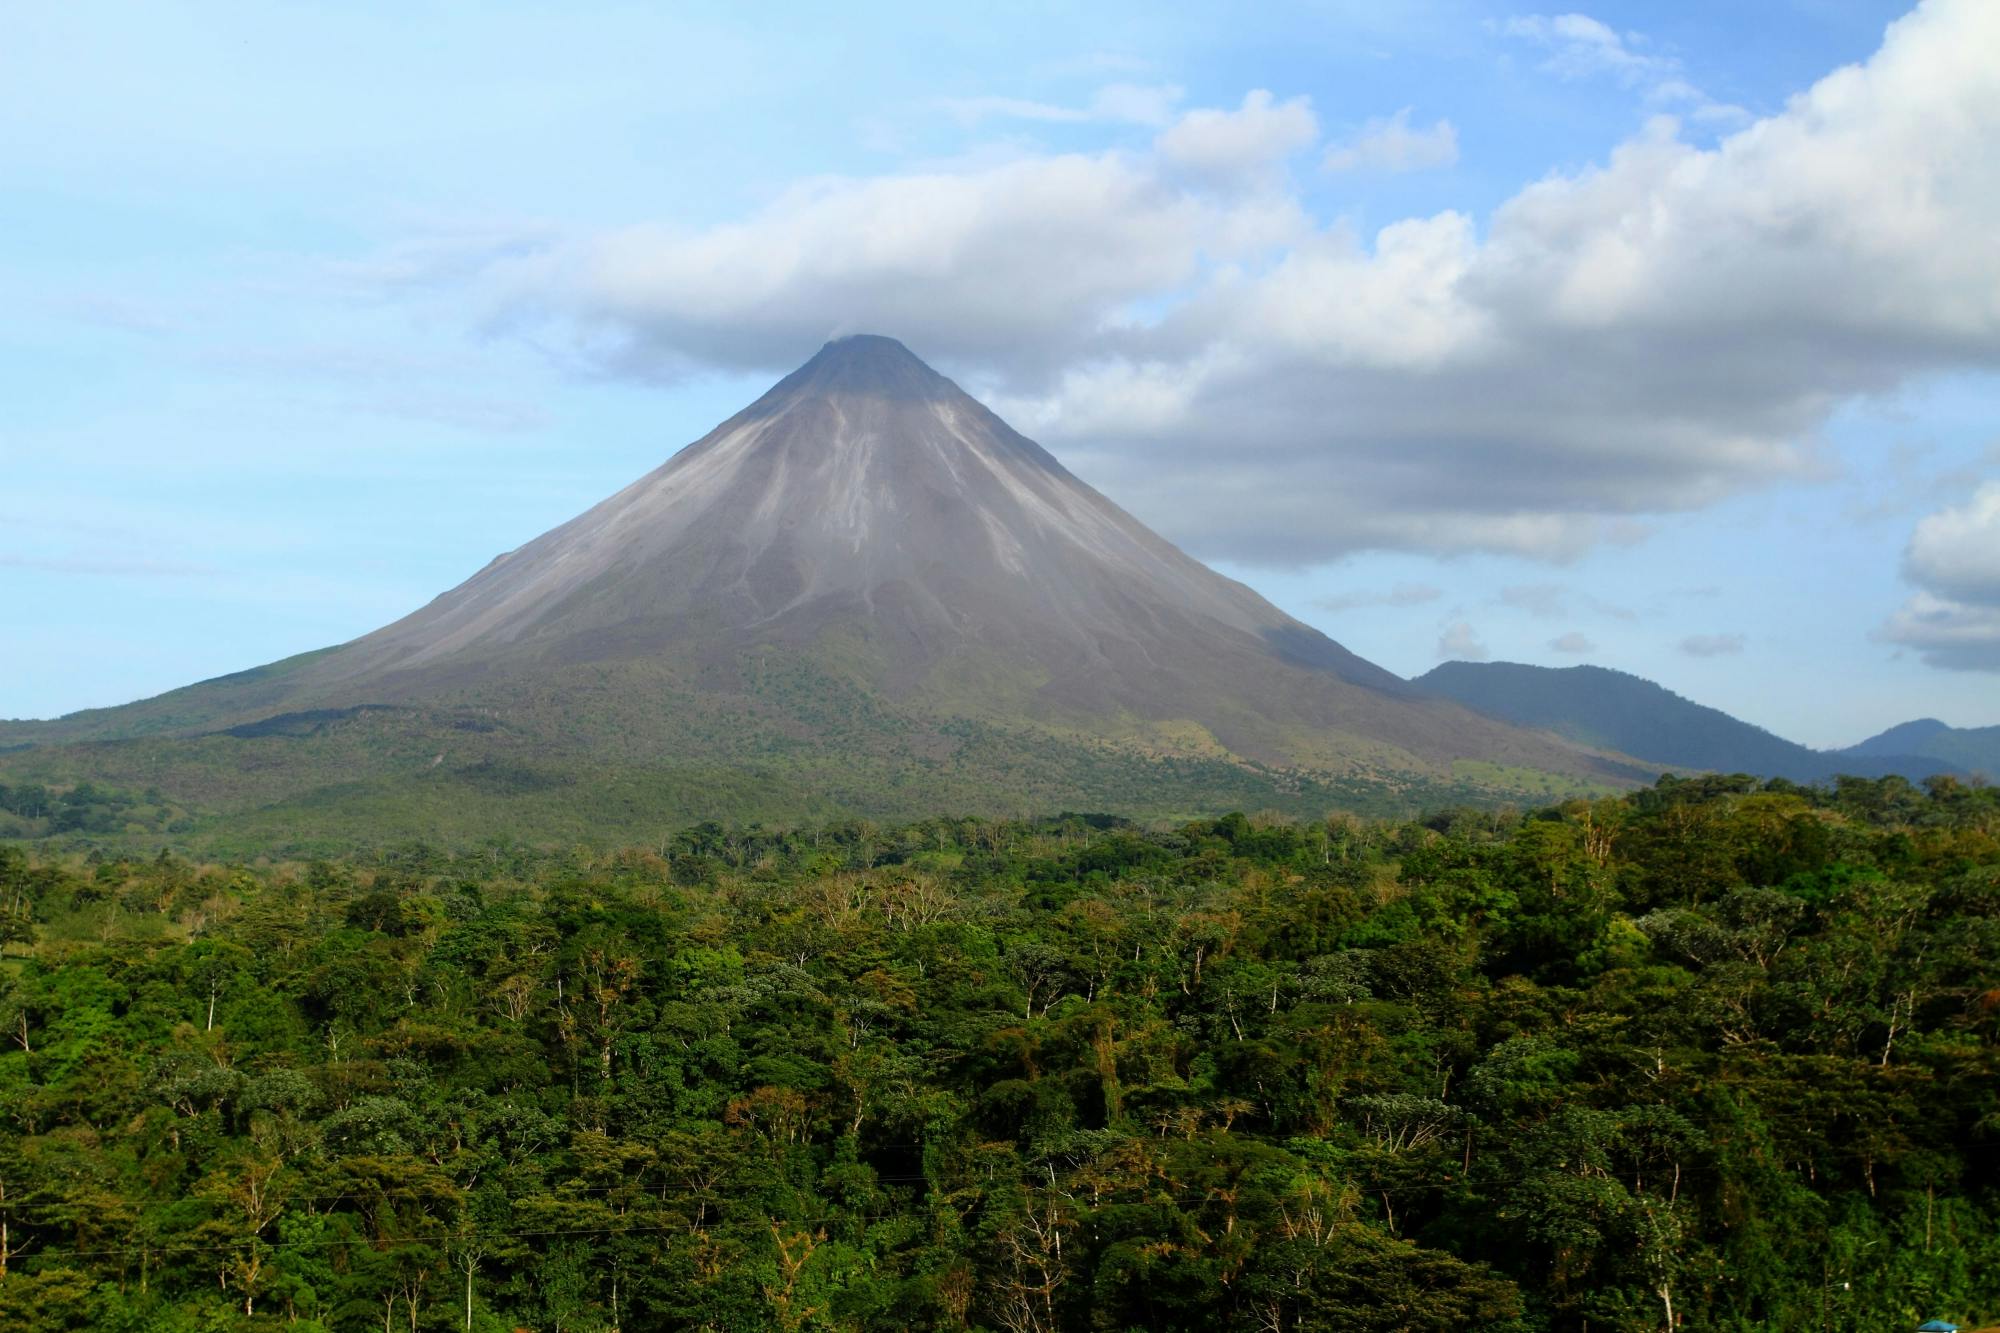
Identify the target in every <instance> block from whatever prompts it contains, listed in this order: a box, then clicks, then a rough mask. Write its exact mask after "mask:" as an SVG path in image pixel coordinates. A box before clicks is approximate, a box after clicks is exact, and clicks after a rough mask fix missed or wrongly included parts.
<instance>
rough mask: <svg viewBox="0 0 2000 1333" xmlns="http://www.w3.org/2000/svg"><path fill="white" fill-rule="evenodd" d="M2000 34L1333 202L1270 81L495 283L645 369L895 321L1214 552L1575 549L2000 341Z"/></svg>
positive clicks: (623, 239)
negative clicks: (1115, 137) (1842, 412)
mask: <svg viewBox="0 0 2000 1333" xmlns="http://www.w3.org/2000/svg"><path fill="white" fill-rule="evenodd" d="M1550 32H1551V33H1554V34H1557V35H1563V34H1567V36H1568V39H1569V40H1574V41H1580V42H1585V43H1586V44H1588V43H1591V42H1594V43H1595V44H1596V45H1597V46H1598V47H1606V45H1607V44H1606V43H1605V42H1603V41H1602V40H1601V38H1599V37H1597V36H1594V35H1593V34H1594V30H1592V29H1588V28H1586V27H1584V26H1582V25H1578V24H1569V25H1562V26H1560V27H1552V28H1551V29H1550ZM1613 36H1614V37H1615V36H1616V34H1613ZM1608 49H1609V48H1607V50H1608ZM1617 49H1618V50H1623V51H1624V52H1625V53H1626V56H1630V57H1632V58H1633V59H1636V60H1638V61H1639V62H1640V64H1641V65H1644V63H1645V62H1646V61H1649V60H1655V59H1664V57H1658V56H1655V55H1654V54H1652V53H1651V52H1649V51H1646V50H1638V51H1634V50H1633V48H1632V47H1631V46H1630V44H1629V43H1625V42H1624V41H1623V39H1620V44H1619V47H1618V48H1617ZM1995 49H2000V5H1994V4H1989V3H1982V2H1981V0H1929V3H1926V4H1924V5H1923V6H1921V7H1920V8H1919V9H1917V10H1916V11H1915V12H1914V13H1913V14H1911V15H1910V16H1908V17H1906V18H1904V19H1902V20H1900V21H1898V22H1897V23H1896V24H1894V25H1893V26H1892V27H1891V28H1890V29H1889V31H1888V33H1887V35H1886V37H1885V40H1884V43H1883V45H1882V48H1881V50H1880V51H1878V52H1877V53H1876V54H1875V55H1874V56H1873V57H1872V58H1871V59H1869V60H1868V61H1867V62H1866V63H1864V64H1860V65H1855V66H1850V67H1847V68H1843V69H1840V70H1837V71H1835V72H1834V73H1832V74H1830V75H1828V76H1827V77H1826V78H1824V79H1822V80H1821V81H1820V82H1819V83H1818V84H1816V85H1815V86H1813V87H1812V88H1810V89H1809V90H1807V91H1805V92H1803V93H1801V94H1799V95H1798V96H1796V97H1794V98H1793V99H1792V100H1791V102H1790V103H1789V104H1788V105H1787V106H1786V107H1785V109H1784V110H1783V111H1781V112H1779V113H1778V114H1776V115H1773V116H1771V117H1768V118H1766V119H1763V120H1760V121H1757V122H1755V123H1754V124H1750V125H1748V126H1746V127H1745V128H1743V129H1741V130H1740V131H1738V132H1736V133H1734V134H1731V135H1729V136H1727V137H1726V138H1724V139H1722V140H1721V141H1720V142H1719V143H1716V144H1714V145H1713V146H1708V147H1704V146H1699V145H1696V144H1694V143H1690V142H1688V141H1686V140H1684V139H1683V138H1682V137H1681V135H1680V133H1679V130H1678V127H1677V125H1676V123H1675V122H1674V121H1672V120H1670V119H1665V118H1662V119H1659V120H1656V121H1655V122H1654V123H1653V124H1652V125H1650V126H1649V127H1648V129H1647V130H1646V131H1645V132H1644V133H1642V134H1640V135H1638V136H1637V137H1635V138H1633V139H1631V140H1630V141H1628V142H1626V143H1624V144H1622V145H1621V146H1619V147H1618V148H1617V149H1616V150H1615V151H1614V152H1613V153H1612V154H1611V156H1610V157H1609V159H1608V160H1607V161H1606V162H1604V163H1603V164H1602V165H1599V166H1595V167H1591V168H1589V169H1585V170H1582V171H1577V172H1573V173H1569V174H1558V175H1553V176H1550V177H1547V178H1545V179H1543V180H1540V181H1538V182H1536V183H1534V184H1531V185H1529V186H1527V187H1526V188H1524V189H1522V190H1521V191H1520V192H1519V193H1517V194H1516V195H1515V196H1514V197H1513V198H1512V199H1510V200H1508V201H1507V202H1506V203H1505V204H1503V205H1502V206H1501V207H1500V208H1498V209H1497V210H1496V211H1495V212H1494V213H1493V215H1492V216H1491V217H1490V218H1487V219H1485V220H1483V221H1482V220H1480V219H1475V218H1473V217H1471V216H1468V215H1466V214H1463V213H1458V212H1452V211H1446V212H1441V213H1437V214H1435V215H1432V216H1429V217H1416V218H1407V219H1403V220H1400V221H1397V222H1393V223H1391V224H1390V225H1388V226H1385V227H1382V228H1380V229H1379V230H1377V231H1375V232H1374V233H1373V234H1372V235H1364V234H1361V233H1358V232H1357V231H1356V230H1355V229H1354V228H1353V227H1351V226H1350V225H1349V224H1347V223H1345V222H1343V221H1340V220H1335V221H1332V222H1317V221H1315V220H1314V219H1312V218H1311V217H1310V216H1309V215H1308V213H1307V211H1306V209H1305V207H1304V204H1303V202H1302V200H1301V198H1300V196H1299V195H1298V193H1297V192H1296V190H1295V189H1294V188H1293V187H1292V186H1291V185H1290V184H1289V183H1288V180H1287V178H1286V173H1285V172H1284V171H1283V170H1282V168H1283V167H1284V165H1285V164H1286V162H1287V160H1288V159H1289V158H1290V157H1291V156H1293V155H1295V154H1297V153H1299V152H1301V151H1303V149H1304V148H1306V147H1307V146H1309V145H1310V144H1311V142H1312V141H1313V137H1314V134H1315V123H1314V118H1313V115H1312V111H1311V108H1310V106H1309V105H1308V104H1307V103H1306V102H1305V101H1304V100H1303V99H1297V98H1295V99H1291V100H1289V101H1280V100H1278V99H1276V98H1274V97H1273V96H1271V95H1270V94H1268V93H1262V92H1256V93H1252V94H1251V95H1249V96H1248V97H1246V98H1245V99H1244V100H1243V103H1242V104H1241V106H1240V107H1238V108H1237V109H1234V110H1213V109H1195V110H1191V111H1189V112H1187V113H1185V114H1183V115H1182V116H1181V117H1180V118H1179V119H1177V120H1176V121H1174V122H1173V123H1172V124H1171V125H1170V126H1169V127H1167V128H1166V129H1165V130H1164V131H1162V132H1161V134H1160V135H1159V136H1158V137H1157V138H1156V140H1155V142H1154V145H1153V146H1152V147H1151V148H1150V149H1142V150H1137V151H1133V152H1111V151H1107V152H1099V153H1068V154H1043V155H1026V156H1019V157H1015V158H1011V159H1008V160H1004V161H997V162H996V161H978V162H972V163H968V164H965V165H963V166H959V167H954V168H950V169H939V170H936V171H932V172H928V173H923V174H910V175H891V176H881V177H874V178H866V179H849V178H841V179H827V180H818V181H812V182H808V183H804V184H801V185H799V186H797V187H796V188H794V189H792V190H790V191H788V192H786V193H784V194H783V195H781V196H779V197H778V198H776V199H775V200H773V201H772V202H771V203H770V204H769V205H768V206H767V207H765V208H763V209H762V210H760V211H758V212H756V213H754V214H752V215H750V216H748V217H746V218H744V219H742V220H739V221H735V222H731V223H727V224H723V225H718V226H712V227H706V228H697V229H684V228H673V227H663V226H645V227H634V228H628V229H624V230H621V231H617V232H612V233H609V234H600V235H594V236H581V237H574V238H571V239H569V240H566V241H562V242H559V243H543V244H539V245H536V246H533V247H531V248H530V249H529V250H528V251H527V252H517V251H516V250H512V249H509V250H504V251H496V250H495V249H494V248H492V247H489V250H488V252H487V253H488V255H489V256H490V258H488V259H486V260H485V261H484V263H483V267H481V268H480V269H479V273H480V278H479V282H480V284H481V290H482V291H483V293H484V295H485V299H487V300H488V301H490V302H491V303H492V304H493V306H494V307H495V308H496V309H498V310H500V311H502V312H503V313H504V314H505V316H506V317H507V318H511V319H513V320H515V321H517V322H521V323H524V324H527V325H528V326H529V327H530V328H531V330H532V331H533V332H534V333H535V334H536V336H537V341H538V344H539V345H549V344H551V343H558V344H560V343H561V339H560V338H559V337H554V336H551V333H550V329H549V325H550V324H551V323H552V322H553V323H554V324H555V325H556V327H557V331H558V332H559V333H566V335H567V338H568V342H567V344H566V345H567V346H569V347H571V348H573V349H575V351H576V352H577V353H578V354H581V355H583V356H584V357H586V358H588V359H590V360H591V361H593V362H595V363H598V364H601V365H605V366H609V367H611V368H614V369H619V370H623V371H626V372H630V373H637V374H648V375H672V374H678V373H684V372H686V371H687V370H689V369H690V368H694V367H701V366H721V367H726V368H732V369H753V368H754V369H758V370H765V371H782V370H786V369H789V368H791V367H792V366H794V365H796V364H797V363H798V362H800V361H802V360H803V359H804V358H805V357H806V356H808V355H810V353H811V352H812V351H813V350H814V348H815V347H816V346H817V345H818V344H819V342H821V341H822V340H824V339H825V338H827V337H830V336H833V335H835V334H840V333H846V332H857V331H872V332H885V333H890V334H894V335H896V336H899V337H902V338H903V339H904V340H905V341H907V342H908V343H910V344H911V346H912V347H913V348H914V349H915V350H916V351H917V352H918V353H919V354H922V355H925V356H928V357H932V358H934V359H937V360H939V361H940V362H941V363H943V365H944V366H945V368H946V369H948V370H951V371H953V372H954V373H957V374H960V375H961V376H962V377H964V378H965V379H966V380H967V382H968V384H969V385H970V386H971V387H973V388H975V389H977V390H979V391H980V392H981V393H982V394H983V395H984V396H985V397H986V398H987V400H988V401H989V402H991V403H992V404H993V405H994V406H995V407H996V408H997V409H998V410H1000V411H1001V412H1002V413H1003V415H1006V416H1007V417H1008V418H1009V419H1010V420H1013V421H1014V422H1015V424H1017V425H1018V426H1020V427H1021V428H1022V429H1024V430H1026V431H1027V432H1028V433H1030V434H1032V435H1036V436H1039V437H1041V438H1042V439H1043V440H1044V441H1045V442H1046V443H1048V444H1050V445H1051V446H1052V447H1054V448H1055V449H1056V450H1057V451H1058V452H1059V453H1061V454H1063V455H1064V456H1065V457H1067V458H1069V459H1071V460H1072V461H1073V462H1075V463H1076V464H1077V466H1078V467H1079V470H1081V471H1084V472H1085V473H1086V474H1087V475H1088V476H1089V477H1090V478H1091V479H1092V480H1093V481H1096V482H1097V483H1099V484H1100V485H1102V486H1104V487H1105V488H1106V489H1107V490H1108V491H1110V492H1111V493H1112V494H1113V495H1115V496H1116V497H1117V498H1118V499H1119V500H1120V501H1121V502H1122V503H1125V504H1127V505H1128V506H1129V507H1131V508H1133V509H1134V510H1136V511H1137V512H1138V513H1139V515H1140V516H1141V517H1142V518H1145V519H1146V520H1147V521H1149V522H1152V523H1154V524H1156V525H1158V526H1160V527H1162V528H1163V529H1164V530H1165V531H1166V532H1167V533H1168V535H1170V536H1172V537H1173V538H1175V539H1177V540H1179V541H1182V542H1184V543H1186V544H1188V545H1190V546H1191V547H1193V548H1194V549H1195V550H1196V551H1197V552H1198V553H1199V554H1202V555H1206V556H1223V557H1232V558H1236V559H1240V560H1245V561H1253V562H1266V563H1273V564H1292V565H1302V564H1311V563H1314V562H1319V561H1324V560H1327V559H1330V558H1333V557H1336V556H1338V555H1340V554H1343V553H1345V552H1349V551H1353V550H1358V549H1363V548H1401V549H1415V550H1425V551H1431V552H1453V551H1466V550H1492V551H1503V552H1511V553H1517V554H1522V555H1527V556H1534V557H1540V558H1544V559H1558V560H1560V559H1565V558H1569V557H1573V556H1575V555H1577V554H1579V553H1581V552H1583V551H1585V550H1587V549H1589V548H1590V547H1591V546H1593V545H1595V544H1597V543H1600V542H1604V541H1620V540H1623V541H1629V540H1633V539H1634V538H1635V537H1636V535H1637V534H1640V533H1642V532H1643V531H1644V530H1645V524H1644V519H1645V516H1647V515H1654V514H1661V513H1666V512H1671V511H1677V510H1687V509H1693V508H1698V507H1700V506H1704V505H1707V504H1710V503H1712V502H1714V501H1716V500H1718V499H1721V498H1723V497H1726V496H1729V495H1733V494H1737V493H1740V492H1742V491H1744V490H1746V489H1750V488H1754V487H1758V486H1761V485H1767V484H1770V483H1773V482H1776V481H1781V480H1786V479H1795V478H1800V477H1808V476H1814V475H1818V474H1819V473H1820V472H1821V470H1822V469H1823V466H1824V465H1823V463H1822V461H1821V459H1820V458H1819V456H1818V455H1817V453H1816V450H1815V444H1814V441H1815V439H1816V436H1817V433H1818V430H1819V428H1820V427H1821V426H1822V425H1823V423H1825V421H1826V420H1827V419H1828V417H1829V416H1830V414H1831V413H1832V412H1833V411H1834V409H1836V408H1837V407H1838V406H1839V405H1840V404H1842V403H1843V402H1846V401H1849V400H1851V399H1853V398H1855V397H1857V396H1863V395H1870V394H1876V393H1881V392H1885V391H1888V390H1892V389H1894V388H1896V387H1898V386H1899V385H1902V384H1904V383H1906V382H1908V381H1910V380H1912V379H1913V378H1915V377H1920V376H1925V375H1929V374H1933V373H1936V372H1940V371H1945V370H1951V369H1956V368H1964V367H1995V366H2000V284H1996V282H1995V281H1994V275H1995V267H1994V265H1995V261H1994V258H1993V256H1994V253H1995V235H1994V230H1993V221H1992V220H1993V218H1995V217H1996V216H2000V154H1996V153H1994V152H1992V151H1991V147H1992V144H1993V143H1994V142H1996V140H2000V62H1995V61H1993V60H1991V59H1990V58H1989V53H1990V52H1991V51H1993V50H1995ZM1590 58H1591V59H1594V60H1597V61H1599V62H1600V63H1604V62H1609V64H1608V66H1607V67H1612V68H1624V67H1627V66H1628V65H1629V63H1630V62H1629V61H1628V62H1626V64H1625V65H1621V64H1620V63H1619V62H1620V61H1621V60H1622V59H1623V57H1620V56H1618V55H1617V54H1616V51H1611V52H1610V53H1609V54H1607V53H1606V51H1603V50H1600V51H1599V53H1598V54H1597V55H1595V56H1593V57H1590ZM1576 59H1577V60H1582V59H1583V57H1582V56H1580V55H1579V56H1577V57H1576Z"/></svg>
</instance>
